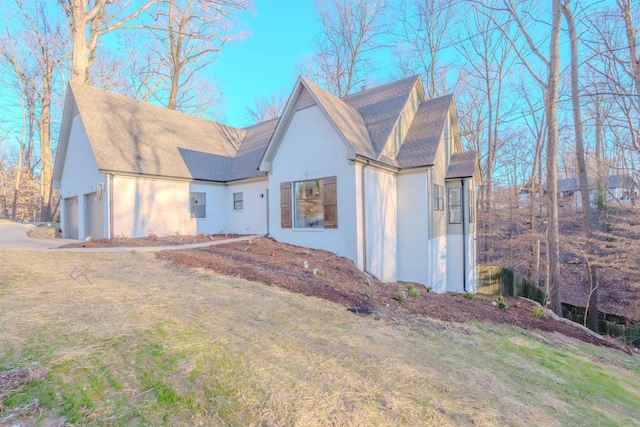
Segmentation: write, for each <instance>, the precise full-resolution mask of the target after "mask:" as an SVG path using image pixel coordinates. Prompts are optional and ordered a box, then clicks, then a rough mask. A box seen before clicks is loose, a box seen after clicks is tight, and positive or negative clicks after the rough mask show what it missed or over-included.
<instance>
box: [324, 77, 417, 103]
mask: <svg viewBox="0 0 640 427" xmlns="http://www.w3.org/2000/svg"><path fill="white" fill-rule="evenodd" d="M419 78H420V74H414V75H412V76H409V77H404V78H402V79H400V80H393V81H391V82H387V83H383V84H381V85H377V86H373V87H369V88H366V89H364V90H360V91H358V92H352V93H349V94H347V95H344V96H343V97H341V98H339V99H341V100H343V101H345V102H346V99H347V98H350V97H355V96H356V95H362V94H365V93H367V92H369V91H373V90H380V89H381V88H384V87H385V86H391V85H395V84H398V85H399V84H400V83H402V82H406V81H409V80H415V81H417V80H418V79H419ZM334 96H335V95H334Z"/></svg>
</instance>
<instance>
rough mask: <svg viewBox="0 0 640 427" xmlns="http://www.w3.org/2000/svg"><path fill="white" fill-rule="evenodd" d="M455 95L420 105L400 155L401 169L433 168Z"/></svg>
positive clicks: (399, 163)
mask: <svg viewBox="0 0 640 427" xmlns="http://www.w3.org/2000/svg"><path fill="white" fill-rule="evenodd" d="M452 101H453V95H446V96H441V97H439V98H435V99H430V100H429V101H426V102H423V103H422V104H420V107H419V108H418V111H417V113H416V116H415V118H414V119H413V123H411V127H410V128H409V132H408V133H407V136H406V137H405V140H404V143H403V144H402V147H401V148H400V152H399V153H398V157H397V162H398V166H399V167H401V168H412V167H418V166H432V165H433V164H434V163H435V156H436V151H437V150H438V146H439V145H440V139H441V137H442V131H443V130H444V124H445V121H446V118H447V113H448V112H449V108H450V107H451V102H452Z"/></svg>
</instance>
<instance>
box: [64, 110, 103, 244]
mask: <svg viewBox="0 0 640 427" xmlns="http://www.w3.org/2000/svg"><path fill="white" fill-rule="evenodd" d="M106 182H107V179H106V176H105V175H104V174H102V173H99V172H98V164H97V163H96V158H95V156H94V154H93V151H92V149H91V144H90V143H89V138H88V136H87V132H86V130H85V128H84V124H83V123H82V119H81V118H80V115H78V114H76V116H75V117H74V118H73V123H72V125H71V131H70V134H69V147H68V149H67V153H66V159H65V167H64V170H63V172H62V179H61V182H60V197H62V198H63V199H68V198H71V197H77V198H78V204H77V209H78V211H77V213H76V215H77V225H78V238H80V239H84V238H86V237H87V236H88V235H90V234H91V230H89V229H88V224H86V213H85V208H86V205H85V203H84V200H85V197H84V196H85V194H90V193H93V192H95V191H96V190H97V188H98V184H101V186H102V187H103V188H105V189H106ZM102 200H103V218H106V217H107V204H106V202H105V200H106V197H103V198H102ZM60 207H61V212H60V220H61V222H62V223H61V224H60V227H61V228H62V233H63V236H64V237H69V234H68V232H67V230H66V228H67V224H65V222H66V220H67V218H69V216H68V215H67V212H65V210H66V208H67V207H66V206H65V204H64V203H61V204H60ZM103 228H104V232H103V235H105V236H106V235H107V233H106V221H105V222H104V223H103Z"/></svg>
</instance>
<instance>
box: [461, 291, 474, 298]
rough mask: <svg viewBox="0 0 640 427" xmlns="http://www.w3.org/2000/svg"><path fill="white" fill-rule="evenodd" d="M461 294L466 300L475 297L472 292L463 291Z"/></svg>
mask: <svg viewBox="0 0 640 427" xmlns="http://www.w3.org/2000/svg"><path fill="white" fill-rule="evenodd" d="M462 296H463V297H465V298H466V299H468V300H472V299H474V298H475V297H476V294H474V293H473V292H465V293H464V294H462Z"/></svg>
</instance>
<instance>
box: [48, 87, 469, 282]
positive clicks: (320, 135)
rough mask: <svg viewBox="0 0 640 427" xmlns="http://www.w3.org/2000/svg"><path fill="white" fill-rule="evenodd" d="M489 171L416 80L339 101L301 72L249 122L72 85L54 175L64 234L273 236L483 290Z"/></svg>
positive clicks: (386, 274)
mask: <svg viewBox="0 0 640 427" xmlns="http://www.w3.org/2000/svg"><path fill="white" fill-rule="evenodd" d="M480 180H481V177H480V169H479V163H478V157H477V153H476V152H463V150H462V141H461V139H460V130H459V128H458V123H457V117H456V109H455V104H454V101H453V97H452V96H444V97H440V98H436V99H431V100H427V99H426V97H425V94H424V90H423V87H422V81H421V79H420V78H419V77H418V76H414V77H410V78H407V79H404V80H400V81H397V82H393V83H389V84H386V85H383V86H379V87H376V88H372V89H368V90H363V91H361V92H358V93H354V94H352V95H349V96H347V97H344V98H342V99H340V98H337V97H335V96H333V95H331V94H330V93H328V92H326V91H325V90H323V89H321V88H320V87H318V86H316V85H315V84H313V83H311V82H309V81H308V80H307V79H305V78H299V79H298V81H297V82H296V85H295V87H294V89H293V92H292V94H291V96H290V97H289V100H288V101H287V104H286V107H285V110H284V113H283V115H282V117H281V118H279V119H274V120H271V121H268V122H265V123H260V124H257V125H255V126H252V127H248V128H244V129H236V128H232V127H228V126H224V125H220V124H218V123H213V122H209V121H206V120H201V119H197V118H193V117H190V116H187V115H184V114H181V113H178V112H175V111H171V110H167V109H164V108H160V107H156V106H152V105H149V104H145V103H142V102H138V101H134V100H131V99H128V98H126V97H123V96H121V95H115V94H111V93H108V92H104V91H100V90H97V89H93V88H90V87H86V86H81V85H76V84H73V83H72V84H71V85H70V88H69V91H68V94H67V100H66V104H65V111H64V116H63V123H62V128H61V136H60V142H59V148H58V156H57V159H56V165H55V172H54V184H55V186H56V187H59V188H60V191H61V197H62V198H63V201H62V203H61V222H62V229H63V233H64V236H65V237H78V238H86V237H87V236H92V237H94V238H98V237H113V236H118V235H125V236H136V237H137V236H144V235H145V234H148V233H151V232H153V233H156V234H168V233H173V232H179V233H185V234H186V233H219V232H228V233H242V234H246V233H257V234H265V233H268V234H269V235H270V236H272V237H273V238H275V239H276V240H278V241H281V242H285V243H290V244H295V245H300V246H305V247H311V248H318V249H325V250H328V251H331V252H335V253H337V254H339V255H341V256H345V257H347V258H349V259H351V260H353V262H354V263H355V264H356V265H357V266H358V267H359V268H360V269H362V270H364V271H366V272H368V273H370V274H372V275H374V276H376V277H378V278H379V279H381V280H383V281H396V280H402V281H410V282H419V283H422V284H425V285H427V286H431V287H432V288H433V289H434V290H435V291H438V292H443V291H458V292H460V291H464V290H468V291H472V292H473V291H475V285H476V275H475V212H474V210H475V196H474V194H475V187H476V186H477V185H479V183H480Z"/></svg>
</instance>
